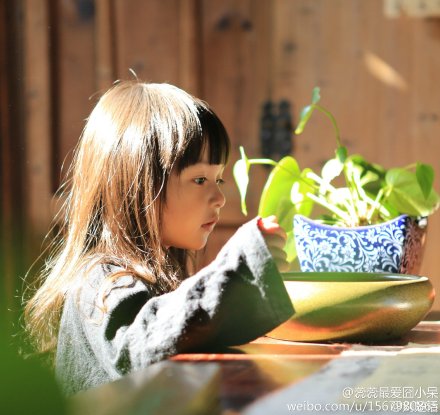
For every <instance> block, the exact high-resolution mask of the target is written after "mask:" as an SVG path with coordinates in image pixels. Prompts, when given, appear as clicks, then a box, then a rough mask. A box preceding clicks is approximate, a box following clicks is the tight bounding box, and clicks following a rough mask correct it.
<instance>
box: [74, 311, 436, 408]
mask: <svg viewBox="0 0 440 415" xmlns="http://www.w3.org/2000/svg"><path fill="white" fill-rule="evenodd" d="M439 317H440V316H439V315H438V314H437V315H436V314H432V315H431V316H430V318H429V320H424V321H422V322H421V323H419V324H418V325H417V326H416V327H415V328H414V329H413V330H411V332H410V333H408V335H407V336H406V337H405V338H402V339H400V340H399V341H396V342H394V343H393V344H386V345H368V346H366V345H354V344H348V343H329V344H325V343H323V344H321V343H320V344H317V343H298V342H290V341H283V340H276V339H271V338H268V337H262V338H259V339H257V340H255V341H253V342H251V343H249V344H245V345H242V346H238V347H233V348H229V349H227V350H224V351H222V353H213V354H206V353H200V354H180V355H177V356H175V357H173V358H172V359H170V360H167V361H164V362H160V363H158V364H155V365H152V366H151V367H149V368H147V369H145V370H142V371H140V372H137V373H133V374H131V375H129V376H126V377H124V378H123V379H121V380H119V381H116V382H113V383H110V384H107V385H104V386H101V387H99V388H96V389H92V390H89V391H87V392H84V393H80V394H78V395H77V396H76V397H74V398H73V399H72V400H71V403H72V408H73V413H78V414H81V415H84V414H88V413H90V414H94V415H100V414H102V415H110V414H119V413H121V414H141V413H145V414H161V415H166V414H173V415H174V414H191V415H193V414H216V413H219V414H223V415H226V414H228V415H232V414H238V413H244V414H246V415H247V414H249V415H253V414H256V415H258V414H260V413H261V414H263V413H269V412H266V411H265V410H264V408H271V409H270V414H271V415H274V414H276V413H280V414H282V413H289V411H288V408H287V407H286V405H287V404H288V402H286V396H290V397H291V396H296V395H298V393H299V395H298V396H301V397H302V396H305V395H307V393H305V394H304V391H306V392H307V391H310V390H312V391H313V389H314V388H315V386H316V388H321V389H326V390H327V389H331V388H329V387H327V386H332V385H333V386H334V384H335V382H337V381H338V378H340V377H341V376H339V375H338V372H337V370H340V368H341V367H342V368H346V369H347V373H348V372H350V370H352V369H353V365H354V364H359V362H361V363H362V359H364V360H365V362H366V363H367V364H371V362H372V360H371V358H372V357H374V359H376V360H375V362H376V363H375V364H377V369H378V370H376V369H375V370H374V371H373V372H372V373H379V374H380V375H381V376H382V377H383V376H385V378H383V379H387V378H386V376H387V372H386V369H387V367H390V368H391V367H392V364H393V363H396V362H397V360H395V359H397V357H399V359H400V360H398V362H404V363H403V364H402V365H401V366H406V363H405V362H408V365H414V364H415V363H414V362H415V361H417V362H421V364H422V365H423V364H424V365H425V369H421V370H422V371H424V372H425V371H426V364H427V363H426V362H428V361H429V362H432V364H431V363H429V367H428V372H429V371H430V370H431V367H432V368H433V366H432V365H439V364H440V318H439ZM436 346H438V347H436ZM412 352H414V353H412ZM368 356H369V357H368ZM415 356H417V357H418V359H419V360H414V359H415ZM366 357H367V358H366ZM402 359H404V360H402ZM427 359H429V360H427ZM336 361H337V363H338V365H339V369H338V368H337V367H336V366H335V363H336ZM410 362H411V363H410ZM399 364H400V363H399ZM418 364H419V363H417V365H418ZM387 365H388V366H387ZM390 365H391V366H390ZM399 367H400V366H399ZM384 368H385V372H384ZM379 369H380V370H379ZM415 369H417V368H415ZM324 370H325V371H328V372H329V374H328V376H327V375H325V373H324ZM393 370H395V369H393ZM417 370H420V369H417ZM432 370H434V369H432ZM332 371H333V372H334V373H333V372H332ZM358 372H359V371H358ZM382 372H383V373H382ZM353 373H355V372H353ZM365 373H367V371H366V372H365ZM391 374H392V373H391ZM388 375H390V373H388ZM427 375H428V374H427ZM350 376H352V377H353V379H351V378H350ZM356 376H358V378H356V379H354V377H355V375H347V376H346V375H345V374H343V376H342V377H343V378H344V379H343V382H342V383H343V384H344V385H349V386H350V388H351V389H352V392H353V391H356V387H357V386H356V385H358V384H362V382H360V379H359V373H357V375H356ZM362 376H363V375H362ZM398 376H400V377H398V378H397V379H399V380H398V382H399V384H400V385H401V387H402V388H403V387H404V386H405V385H406V386H408V382H412V381H415V382H420V381H422V380H423V379H424V376H413V375H411V374H409V375H408V376H406V375H405V373H404V374H403V375H402V374H399V375H398ZM365 378H366V379H367V378H368V379H369V380H370V382H373V383H372V385H376V386H375V387H377V388H378V385H380V379H379V381H378V380H377V379H376V378H375V377H371V373H370V374H369V376H366V375H365ZM368 379H367V380H368ZM427 379H428V378H427ZM431 379H432V378H431ZM361 380H362V381H364V380H365V379H361ZM315 381H316V382H315ZM352 381H353V382H352ZM355 381H356V382H357V383H356V382H355ZM427 381H428V380H427ZM322 382H328V383H329V385H327V386H325V388H323V387H322ZM339 382H341V379H339ZM350 382H352V383H350ZM359 382H360V383H359ZM377 382H379V383H377ZM429 382H431V383H432V380H430V381H429ZM342 383H341V384H342ZM364 383H365V382H364ZM367 383H368V382H367ZM417 385H418V383H417ZM421 385H422V386H423V387H425V386H426V387H428V386H430V388H431V389H430V391H431V392H435V390H437V391H440V372H438V376H437V377H436V380H435V381H434V384H432V385H431V384H429V385H425V384H421ZM390 386H394V387H396V386H397V385H390ZM422 386H420V389H421V388H422ZM301 388H302V389H301ZM341 388H342V387H341ZM358 389H359V387H358ZM370 390H371V386H370ZM321 392H322V390H321V391H320V390H316V395H318V394H319V395H322V393H321ZM424 392H425V391H424ZM283 393H284V395H283ZM340 394H342V390H340ZM431 395H432V396H429V397H426V396H425V397H424V399H428V398H429V399H431V398H432V399H434V400H436V401H437V403H438V396H435V393H434V394H431ZM278 397H279V398H278ZM422 398H423V397H422ZM422 398H420V399H422ZM277 399H278V400H277ZM301 399H302V398H301ZM322 399H323V398H322V396H321V400H322ZM432 399H431V400H432ZM364 402H367V401H365V399H364ZM368 402H369V403H368V405H371V407H366V408H364V409H366V410H365V411H363V412H367V409H373V408H372V406H373V404H375V405H376V406H378V405H379V404H378V403H377V401H372V400H370V401H368ZM309 404H313V402H309ZM334 404H335V403H334ZM380 405H382V403H381V404H380ZM387 405H388V404H387ZM431 406H432V405H431ZM274 408H279V411H277V409H274ZM376 409H377V408H376ZM379 409H381V410H382V412H380V411H379V412H377V413H395V412H396V411H394V410H393V411H391V409H390V408H389V407H388V406H387V407H385V406H383V407H380V408H379ZM384 409H385V410H384ZM268 410H269V409H268ZM439 411H440V410H439ZM332 412H333V413H338V412H337V411H332ZM350 412H354V411H350ZM402 412H403V411H402ZM416 412H418V413H421V411H420V410H417V411H413V413H416ZM436 412H437V411H436ZM294 413H295V412H294ZM296 413H306V412H301V411H296ZM308 413H317V412H316V411H315V412H313V411H309V412H308ZM339 413H344V412H339ZM345 413H348V410H347V412H345ZM368 413H370V414H371V413H376V412H372V411H369V412H368ZM422 413H428V412H422Z"/></svg>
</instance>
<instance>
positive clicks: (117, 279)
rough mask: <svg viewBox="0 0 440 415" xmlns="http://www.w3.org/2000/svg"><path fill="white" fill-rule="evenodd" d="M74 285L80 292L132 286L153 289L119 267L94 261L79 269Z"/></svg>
mask: <svg viewBox="0 0 440 415" xmlns="http://www.w3.org/2000/svg"><path fill="white" fill-rule="evenodd" d="M75 285H76V287H75V288H76V289H80V290H81V291H83V290H84V289H86V290H91V291H94V292H102V291H110V290H113V289H119V288H130V287H134V286H137V288H138V289H145V290H153V288H154V287H153V286H152V285H151V284H150V283H148V282H147V281H145V280H143V279H142V278H140V277H138V276H136V275H134V273H133V272H131V271H129V270H128V269H126V268H124V267H122V266H120V265H115V264H112V263H106V262H96V261H90V262H89V263H87V264H85V265H84V266H83V267H82V268H81V271H80V272H79V274H78V278H77V279H76V284H75ZM75 291H76V290H75Z"/></svg>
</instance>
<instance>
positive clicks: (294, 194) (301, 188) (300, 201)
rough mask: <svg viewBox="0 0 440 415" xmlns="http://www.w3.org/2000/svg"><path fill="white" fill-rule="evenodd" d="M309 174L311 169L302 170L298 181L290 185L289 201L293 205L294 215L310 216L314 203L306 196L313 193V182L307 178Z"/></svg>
mask: <svg viewBox="0 0 440 415" xmlns="http://www.w3.org/2000/svg"><path fill="white" fill-rule="evenodd" d="M310 172H313V171H312V169H310V168H306V169H304V170H303V171H302V172H301V175H300V178H299V180H298V181H297V182H295V183H294V184H293V185H292V189H291V191H290V200H291V202H292V203H293V205H294V214H297V213H298V214H300V215H304V216H310V214H311V213H312V210H313V205H314V202H313V200H311V199H310V198H309V197H308V196H307V194H308V193H314V191H315V182H314V181H313V179H311V178H309V177H308V174H309V173H310Z"/></svg>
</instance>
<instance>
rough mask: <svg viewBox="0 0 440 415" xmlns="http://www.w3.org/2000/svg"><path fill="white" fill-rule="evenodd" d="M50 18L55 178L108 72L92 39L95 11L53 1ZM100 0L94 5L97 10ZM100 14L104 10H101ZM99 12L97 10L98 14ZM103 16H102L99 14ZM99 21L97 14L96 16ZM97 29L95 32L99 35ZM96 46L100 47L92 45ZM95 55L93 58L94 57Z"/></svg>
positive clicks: (68, 160)
mask: <svg viewBox="0 0 440 415" xmlns="http://www.w3.org/2000/svg"><path fill="white" fill-rule="evenodd" d="M54 4H55V5H56V9H55V11H54V18H55V20H56V22H57V30H56V33H55V37H56V38H55V39H54V41H55V43H54V48H53V49H54V50H53V53H54V54H55V68H54V71H55V72H56V77H55V79H54V88H55V102H54V117H56V118H55V136H56V140H57V141H56V151H57V154H56V161H57V165H56V168H55V171H56V174H57V176H56V178H57V179H58V180H57V181H58V182H59V181H60V180H61V179H62V177H63V176H64V175H65V173H66V172H67V169H68V167H69V165H70V163H71V160H72V153H73V149H74V147H75V145H76V144H77V142H78V138H79V136H80V134H81V131H82V129H83V127H84V123H85V119H86V118H87V117H88V115H89V113H90V111H91V110H92V107H93V106H94V104H95V103H96V95H95V94H96V93H97V92H98V90H99V89H100V88H102V87H104V86H106V85H105V83H106V81H107V77H109V76H110V75H109V74H108V70H109V69H108V66H107V60H108V54H107V51H104V48H105V45H104V42H103V41H101V40H100V39H101V37H99V40H97V41H96V42H97V43H96V45H95V39H96V35H97V33H96V32H97V31H99V30H100V31H102V32H105V31H106V30H107V29H106V27H102V25H101V26H100V29H97V28H96V25H95V16H96V11H95V10H94V9H90V8H87V7H85V3H83V5H82V6H81V2H75V1H73V0H69V1H63V2H54ZM102 4H103V2H102V1H101V2H100V3H99V4H98V3H97V5H96V10H98V11H99V12H100V11H101V7H104V6H105V5H104V6H102ZM102 14H104V13H102ZM100 16H101V14H100ZM102 19H103V18H102ZM97 20H99V21H100V22H101V17H100V18H99V19H97ZM99 33H100V32H98V35H99ZM97 46H99V47H100V51H99V52H98V51H96V55H95V48H96V47H97ZM95 59H96V60H95Z"/></svg>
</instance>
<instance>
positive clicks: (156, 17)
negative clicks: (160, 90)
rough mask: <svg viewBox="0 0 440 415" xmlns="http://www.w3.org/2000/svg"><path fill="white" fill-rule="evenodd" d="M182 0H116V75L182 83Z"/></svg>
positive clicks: (151, 80)
mask: <svg viewBox="0 0 440 415" xmlns="http://www.w3.org/2000/svg"><path fill="white" fill-rule="evenodd" d="M179 3H180V2H179V1H178V0H161V1H147V2H146V1H142V0H115V1H114V10H115V31H116V33H117V37H116V41H115V47H116V51H117V52H116V75H117V77H118V78H121V79H127V78H130V77H131V75H130V73H129V69H133V70H134V71H135V72H136V74H137V76H138V78H139V79H141V80H144V81H149V82H169V83H172V84H178V83H179V60H178V57H179Z"/></svg>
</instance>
